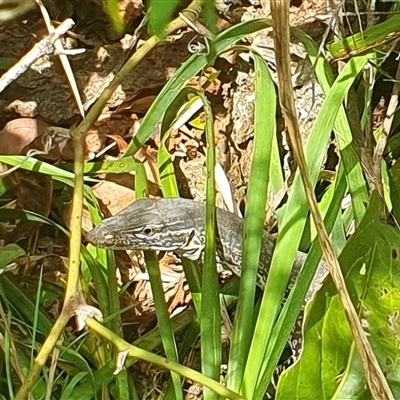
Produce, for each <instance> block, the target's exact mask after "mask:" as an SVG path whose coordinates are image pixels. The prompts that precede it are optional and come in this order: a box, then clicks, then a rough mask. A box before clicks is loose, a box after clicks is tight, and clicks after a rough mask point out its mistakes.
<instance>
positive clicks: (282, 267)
mask: <svg viewBox="0 0 400 400" xmlns="http://www.w3.org/2000/svg"><path fill="white" fill-rule="evenodd" d="M368 59H369V55H365V56H358V57H354V58H352V59H351V60H350V61H349V63H348V64H347V65H346V66H345V67H344V69H343V70H342V72H341V73H340V75H339V76H338V78H337V79H336V81H335V83H334V85H333V86H332V89H331V91H330V92H329V94H328V96H327V98H326V100H325V102H324V104H323V106H322V108H321V111H320V113H319V115H318V117H317V120H316V121H315V124H314V126H313V130H312V132H311V134H310V137H309V140H308V143H307V147H306V152H305V156H306V161H307V164H308V166H309V173H310V179H311V182H312V183H313V184H314V185H315V184H316V182H317V179H318V175H319V172H320V169H321V165H322V162H323V159H324V156H325V152H324V151H321V148H322V149H326V148H327V144H328V140H329V136H330V133H331V131H332V128H333V125H334V122H335V119H336V116H337V113H338V111H339V109H340V106H341V104H342V101H343V100H344V98H345V96H346V94H347V92H348V90H349V88H350V87H351V85H352V83H353V82H354V80H355V78H356V77H357V75H358V74H359V72H360V71H361V70H362V69H363V67H364V65H365V64H366V63H367V62H368ZM307 214H308V203H307V199H306V196H305V192H304V188H303V184H302V181H301V177H300V174H299V173H298V172H297V173H296V176H295V179H294V182H293V186H292V191H291V193H290V195H289V200H288V203H287V207H286V212H285V215H284V217H283V221H282V224H281V230H280V233H279V237H278V241H277V244H276V247H275V251H274V254H273V257H272V261H271V267H270V273H269V275H268V279H267V285H266V287H265V291H264V295H263V300H262V303H261V309H260V314H259V317H258V319H257V323H256V328H255V333H254V339H253V342H252V346H251V348H250V354H249V358H248V363H247V368H246V372H245V377H244V381H243V388H242V390H243V394H244V395H245V397H247V398H253V395H254V389H255V387H256V384H257V382H258V380H259V378H260V373H261V370H262V364H263V359H264V357H265V352H266V349H267V346H268V342H269V340H270V337H271V332H272V328H273V323H274V318H275V316H276V315H277V312H278V310H279V307H280V304H281V302H282V299H283V295H284V293H285V290H286V287H287V282H288V280H289V276H290V273H291V267H292V264H293V260H294V258H295V255H296V251H297V248H298V245H299V243H300V238H301V234H302V232H303V229H304V225H305V223H306V218H307ZM289 233H290V234H289ZM267 316H268V317H267Z"/></svg>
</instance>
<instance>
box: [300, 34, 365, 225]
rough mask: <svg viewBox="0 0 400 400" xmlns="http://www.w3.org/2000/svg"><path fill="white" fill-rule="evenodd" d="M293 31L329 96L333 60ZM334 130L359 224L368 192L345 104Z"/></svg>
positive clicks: (356, 220) (311, 40)
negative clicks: (329, 59)
mask: <svg viewBox="0 0 400 400" xmlns="http://www.w3.org/2000/svg"><path fill="white" fill-rule="evenodd" d="M292 31H293V33H294V34H295V35H296V36H297V37H298V38H299V40H300V41H301V42H302V43H303V45H304V47H305V48H306V50H307V54H308V56H309V58H310V61H311V63H312V64H313V65H315V74H316V76H317V79H318V82H319V84H320V85H321V88H322V90H323V91H324V93H325V95H327V94H328V93H329V91H330V88H331V86H332V84H333V81H334V77H333V73H332V71H331V68H330V66H329V63H328V62H327V61H326V59H325V58H323V57H322V56H321V55H319V57H318V51H319V49H318V45H317V44H316V43H315V41H314V40H313V39H312V38H311V37H310V36H308V35H306V34H305V33H304V32H302V31H301V30H299V29H294V28H293V29H292ZM317 57H318V58H317ZM334 131H335V136H336V140H337V143H338V147H339V149H340V152H341V157H342V160H343V165H344V168H345V170H346V179H347V183H348V186H349V192H350V194H351V202H352V205H353V211H354V219H355V222H356V226H358V224H359V223H360V222H361V219H362V218H363V216H364V214H365V204H367V203H368V191H367V184H366V182H365V179H364V175H363V170H362V167H361V164H360V160H359V158H358V155H357V153H356V150H355V148H354V145H353V135H352V132H351V128H350V125H349V123H348V120H347V115H346V111H345V109H344V107H343V105H342V106H341V107H340V109H339V112H338V115H337V118H336V121H335V124H334Z"/></svg>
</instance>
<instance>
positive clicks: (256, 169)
mask: <svg viewBox="0 0 400 400" xmlns="http://www.w3.org/2000/svg"><path fill="white" fill-rule="evenodd" d="M253 58H254V67H255V73H256V93H255V95H256V103H255V115H254V154H253V160H252V163H251V171H250V180H249V186H248V194H247V199H248V202H247V206H246V211H245V218H244V228H243V258H242V273H241V280H240V291H239V302H238V309H237V313H236V318H235V323H234V329H233V336H232V344H231V351H230V355H229V364H228V379H227V386H228V387H229V388H230V389H232V390H234V391H239V389H240V387H241V384H242V380H243V374H244V370H245V366H246V361H247V356H248V354H249V348H250V344H251V339H252V336H253V324H254V315H253V311H254V299H255V293H256V282H257V272H258V266H259V265H260V254H261V247H262V245H263V233H264V221H265V215H266V205H267V194H268V182H269V179H268V178H269V172H270V160H271V148H272V141H273V138H274V137H275V132H276V125H275V117H276V92H275V86H274V82H273V80H272V77H271V75H270V73H269V71H268V68H267V65H266V63H265V61H264V60H263V59H262V57H261V56H259V55H258V54H256V53H254V54H253Z"/></svg>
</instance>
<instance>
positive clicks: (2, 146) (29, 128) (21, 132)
mask: <svg viewBox="0 0 400 400" xmlns="http://www.w3.org/2000/svg"><path fill="white" fill-rule="evenodd" d="M47 127H48V125H47V124H46V123H45V122H43V121H40V120H37V119H34V118H17V119H13V120H12V121H10V122H8V123H7V124H6V125H5V126H4V128H3V129H2V130H1V131H0V154H2V155H20V154H23V149H24V148H26V147H27V146H28V145H29V144H30V143H32V142H33V141H34V140H35V139H36V138H37V137H39V136H41V135H43V133H44V132H45V130H46V128H47Z"/></svg>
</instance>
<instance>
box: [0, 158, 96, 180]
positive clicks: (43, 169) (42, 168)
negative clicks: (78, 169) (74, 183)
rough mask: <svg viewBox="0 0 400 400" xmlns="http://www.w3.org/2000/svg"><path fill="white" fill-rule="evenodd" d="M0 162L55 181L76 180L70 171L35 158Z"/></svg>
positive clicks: (4, 159) (2, 160) (5, 159)
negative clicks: (49, 177) (37, 173)
mask: <svg viewBox="0 0 400 400" xmlns="http://www.w3.org/2000/svg"><path fill="white" fill-rule="evenodd" d="M0 162H3V163H4V164H8V165H12V166H16V165H19V166H20V168H22V169H26V170H28V171H32V172H39V173H41V174H45V175H50V176H51V177H52V178H53V179H55V180H59V179H58V178H64V179H70V180H74V179H75V174H74V173H72V172H69V171H66V170H64V169H62V168H59V167H56V166H54V165H51V164H49V163H46V162H44V161H39V160H37V159H36V158H33V157H25V156H1V155H0ZM85 181H87V182H98V181H97V179H92V178H88V177H85Z"/></svg>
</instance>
